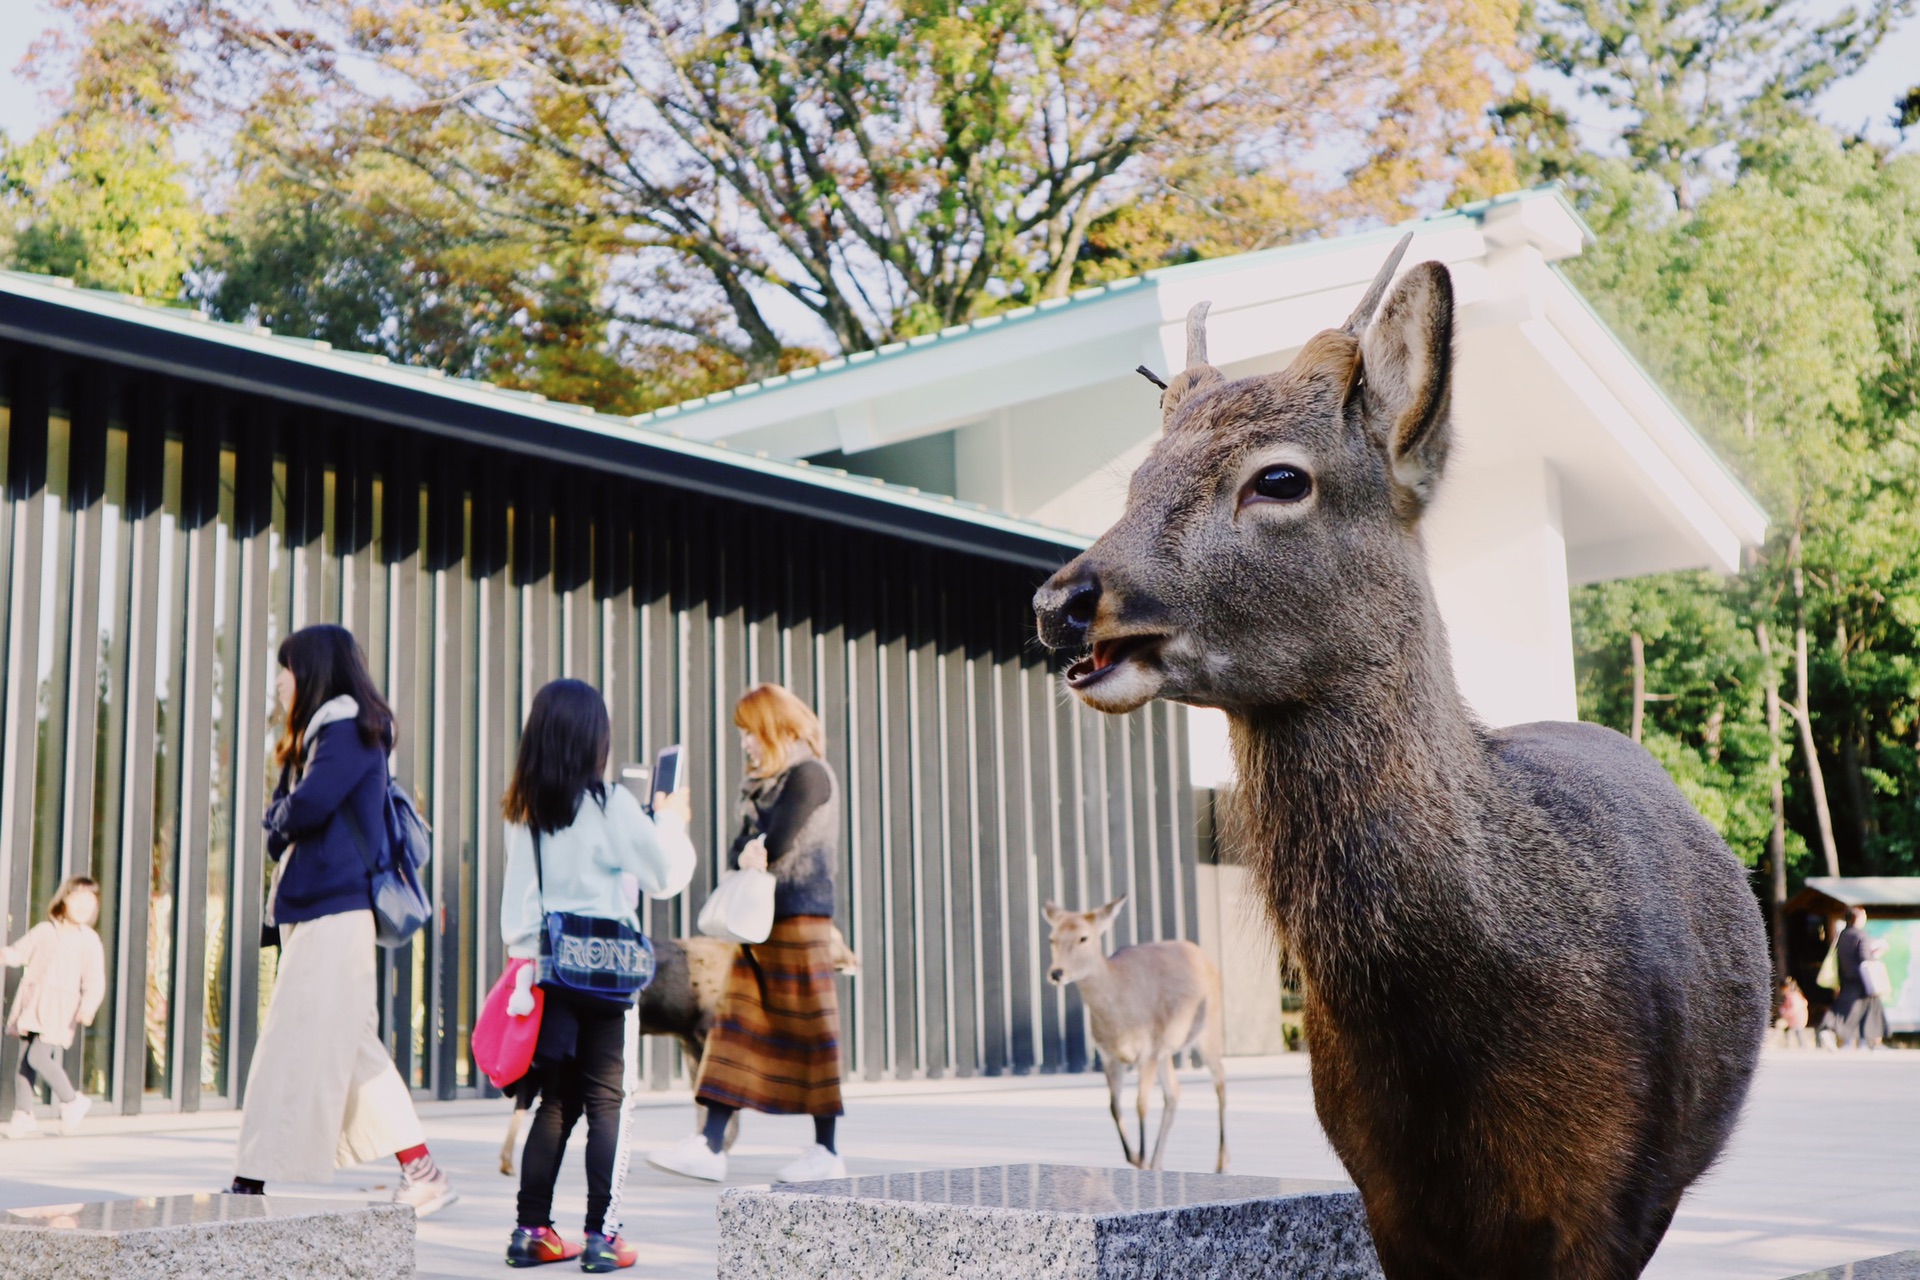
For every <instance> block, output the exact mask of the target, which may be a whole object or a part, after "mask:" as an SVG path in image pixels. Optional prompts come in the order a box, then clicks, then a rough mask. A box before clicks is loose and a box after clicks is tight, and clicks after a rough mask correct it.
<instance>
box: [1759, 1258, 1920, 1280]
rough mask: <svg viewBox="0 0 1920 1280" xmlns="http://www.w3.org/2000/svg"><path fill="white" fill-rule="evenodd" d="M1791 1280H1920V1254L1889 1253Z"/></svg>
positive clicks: (1810, 1272)
mask: <svg viewBox="0 0 1920 1280" xmlns="http://www.w3.org/2000/svg"><path fill="white" fill-rule="evenodd" d="M1791 1280H1920V1252H1909V1253H1889V1254H1887V1255H1885V1256H1884V1257H1879V1258H1868V1259H1867V1260H1866V1261H1864V1262H1843V1263H1841V1264H1840V1265H1839V1266H1837V1267H1828V1268H1826V1269H1825V1270H1824V1271H1809V1272H1807V1273H1806V1274H1804V1275H1798V1276H1793V1277H1792V1278H1791Z"/></svg>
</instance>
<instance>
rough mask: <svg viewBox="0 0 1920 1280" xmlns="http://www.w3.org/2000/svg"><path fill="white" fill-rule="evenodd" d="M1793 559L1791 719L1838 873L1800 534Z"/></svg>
mask: <svg viewBox="0 0 1920 1280" xmlns="http://www.w3.org/2000/svg"><path fill="white" fill-rule="evenodd" d="M1787 555H1788V557H1789V559H1791V561H1792V563H1793V692H1794V700H1793V720H1794V723H1795V724H1796V725H1798V726H1799V729H1800V753H1801V754H1802V755H1803V756H1805V757H1806V762H1807V787H1808V789H1809V790H1810V791H1812V792H1813V819H1814V823H1815V825H1817V826H1818V827H1819V829H1820V852H1821V854H1822V855H1823V856H1824V857H1825V859H1826V863H1827V874H1828V875H1830V876H1837V875H1839V874H1840V854H1839V851H1838V850H1837V849H1835V847H1834V843H1833V811H1832V810H1830V809H1829V808H1828V807H1827V778H1826V774H1825V772H1824V771H1823V770H1822V769H1821V768H1820V752H1819V750H1818V749H1817V748H1815V746H1814V745H1813V710H1812V708H1811V706H1810V705H1809V704H1808V701H1807V581H1806V574H1805V573H1804V572H1803V571H1802V570H1801V567H1800V534H1799V533H1798V531H1796V532H1795V533H1794V535H1793V538H1792V539H1791V540H1790V541H1789V542H1788V544H1787Z"/></svg>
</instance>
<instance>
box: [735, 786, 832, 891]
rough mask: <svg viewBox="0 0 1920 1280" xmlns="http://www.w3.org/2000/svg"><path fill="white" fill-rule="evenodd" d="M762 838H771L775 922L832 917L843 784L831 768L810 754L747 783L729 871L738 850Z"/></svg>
mask: <svg viewBox="0 0 1920 1280" xmlns="http://www.w3.org/2000/svg"><path fill="white" fill-rule="evenodd" d="M758 835H764V836H766V838H767V870H769V871H771V872H773V877H774V891H773V918H774V919H776V920H784V919H786V918H787V917H789V916H831V915H832V914H833V868H834V865H835V863H837V862H838V861H839V850H840V786H839V783H838V782H837V781H836V780H835V779H834V776H833V770H832V769H829V768H828V767H827V766H826V764H825V763H824V762H822V761H820V760H817V759H814V758H813V757H812V756H807V757H806V758H804V759H802V760H800V761H799V762H798V763H796V764H793V765H791V766H789V767H788V768H787V769H786V771H785V772H783V773H778V774H775V775H774V776H773V777H771V778H749V779H747V782H746V785H744V786H742V787H741V788H740V834H739V835H737V836H735V837H734V840H733V849H732V851H731V852H730V853H729V854H728V855H727V865H728V866H729V867H738V866H739V865H740V851H741V850H742V849H744V848H745V847H746V846H747V842H748V841H750V840H752V839H753V838H754V837H755V836H758Z"/></svg>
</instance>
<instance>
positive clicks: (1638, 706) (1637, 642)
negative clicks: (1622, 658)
mask: <svg viewBox="0 0 1920 1280" xmlns="http://www.w3.org/2000/svg"><path fill="white" fill-rule="evenodd" d="M1627 643H1628V645H1629V646H1630V647H1631V648H1632V650H1633V732H1632V733H1631V735H1630V736H1631V737H1632V738H1633V740H1634V741H1635V742H1638V741H1640V738H1641V734H1642V731H1643V730H1644V729H1645V728H1646V719H1647V646H1646V645H1645V644H1644V643H1643V642H1642V641H1641V639H1640V633H1639V632H1638V631H1635V632H1633V633H1632V634H1630V635H1629V636H1628V637H1627Z"/></svg>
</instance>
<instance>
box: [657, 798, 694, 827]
mask: <svg viewBox="0 0 1920 1280" xmlns="http://www.w3.org/2000/svg"><path fill="white" fill-rule="evenodd" d="M653 812H654V816H655V817H658V816H659V815H660V814H663V813H671V814H673V815H674V816H675V817H677V818H679V819H680V821H681V822H683V823H685V824H686V825H687V826H692V825H693V801H692V799H691V798H690V797H688V795H687V793H686V792H685V791H684V790H682V791H656V792H654V793H653Z"/></svg>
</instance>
